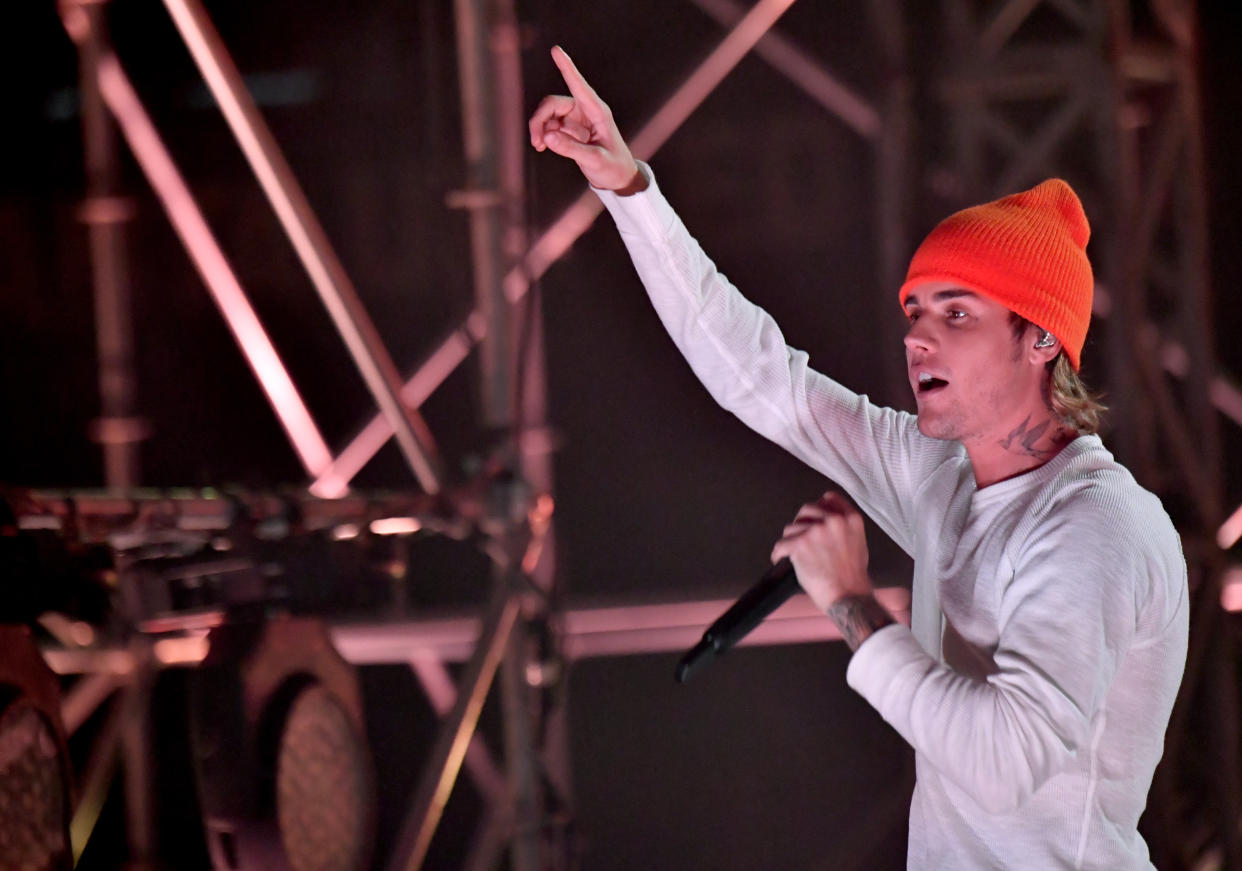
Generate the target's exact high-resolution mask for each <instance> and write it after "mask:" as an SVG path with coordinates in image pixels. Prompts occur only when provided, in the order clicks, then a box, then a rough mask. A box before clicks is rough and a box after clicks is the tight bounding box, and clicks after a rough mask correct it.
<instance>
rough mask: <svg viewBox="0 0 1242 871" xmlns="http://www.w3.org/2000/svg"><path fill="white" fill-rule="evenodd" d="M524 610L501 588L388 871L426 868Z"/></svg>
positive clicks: (501, 586)
mask: <svg viewBox="0 0 1242 871" xmlns="http://www.w3.org/2000/svg"><path fill="white" fill-rule="evenodd" d="M520 610H521V603H520V602H519V599H518V595H517V593H515V592H514V591H512V590H510V589H509V588H508V585H507V584H506V583H505V582H503V581H500V582H498V584H497V590H496V595H495V597H494V598H493V600H492V604H491V607H490V609H489V611H488V615H487V620H486V623H485V625H484V627H483V632H482V633H481V635H480V636H479V641H478V643H477V644H476V645H475V647H474V653H473V654H472V655H471V657H470V664H469V665H468V666H467V667H466V673H465V674H464V675H463V677H462V683H461V685H462V687H463V688H464V689H463V691H461V692H459V693H458V695H457V701H456V702H455V703H454V705H453V710H452V712H451V713H450V714H449V716H448V717H447V718H446V719H445V721H444V723H443V725H442V727H441V729H440V736H439V738H438V739H437V740H436V745H435V748H434V749H433V750H432V754H431V759H429V760H428V762H427V765H426V767H425V768H424V769H423V776H422V779H421V780H420V781H419V783H418V787H417V789H416V790H415V792H414V799H413V803H412V804H411V806H410V810H409V813H408V814H407V815H406V818H405V822H404V823H403V824H402V826H401V834H400V836H399V837H398V839H397V846H396V847H395V848H394V850H393V853H392V856H391V857H390V859H389V862H388V871H415V869H417V868H421V867H422V864H423V861H424V859H426V857H427V850H428V848H429V847H430V846H431V838H432V835H434V834H435V830H436V826H437V825H439V822H440V817H441V816H442V815H443V813H444V807H445V805H446V804H447V803H448V798H449V793H450V792H452V789H453V784H454V782H455V781H456V780H457V773H458V772H459V771H460V770H461V764H462V761H463V759H465V756H466V748H467V747H468V746H469V745H470V740H471V736H472V735H473V734H474V728H475V725H476V724H477V723H478V721H479V714H480V712H481V711H482V710H483V702H484V700H485V699H486V698H487V691H488V689H489V688H490V687H491V684H492V679H493V678H494V677H495V675H496V668H497V666H499V665H500V660H501V659H502V658H503V656H504V652H505V648H506V646H507V645H508V642H509V635H510V633H511V632H512V631H513V627H514V624H515V623H516V622H517V618H518V612H519V611H520ZM407 661H408V660H407Z"/></svg>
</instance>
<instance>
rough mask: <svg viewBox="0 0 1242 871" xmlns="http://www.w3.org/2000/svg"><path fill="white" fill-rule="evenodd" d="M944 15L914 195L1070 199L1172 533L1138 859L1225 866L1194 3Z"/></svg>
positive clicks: (1218, 511) (1025, 0) (990, 6)
mask: <svg viewBox="0 0 1242 871" xmlns="http://www.w3.org/2000/svg"><path fill="white" fill-rule="evenodd" d="M941 10H942V19H943V22H944V24H945V28H946V31H947V32H946V34H945V40H946V41H945V46H946V51H944V52H943V56H944V57H947V58H951V59H953V60H952V62H951V64H950V65H949V66H948V67H947V68H945V69H942V70H939V71H938V72H939V77H938V79H937V84H936V86H935V88H936V97H937V101H938V102H937V106H938V114H939V118H940V119H941V120H942V121H943V122H944V123H945V125H946V127H947V138H948V139H949V140H950V141H951V142H952V149H951V151H950V153H948V154H944V155H940V161H941V162H940V164H939V165H936V166H933V167H932V168H930V169H929V170H928V171H927V172H925V173H924V177H925V179H926V181H927V188H928V189H929V190H931V191H933V192H934V193H935V194H938V195H939V196H940V197H942V198H943V199H944V200H946V201H947V202H948V204H950V205H955V206H961V205H966V204H968V203H972V202H979V201H981V200H984V199H990V198H993V197H996V196H1000V195H1003V194H1005V193H1009V192H1012V191H1014V190H1017V189H1020V188H1022V187H1028V186H1030V185H1032V184H1034V183H1036V182H1038V181H1040V180H1041V179H1043V178H1045V177H1047V176H1050V175H1060V176H1063V177H1065V178H1067V179H1069V180H1071V181H1072V183H1073V184H1074V186H1075V187H1076V188H1077V189H1078V190H1079V192H1080V193H1081V194H1082V196H1083V199H1084V201H1085V202H1086V203H1087V206H1088V212H1089V213H1090V214H1091V215H1092V217H1093V224H1094V227H1095V229H1094V242H1093V246H1092V251H1093V259H1094V260H1095V261H1096V262H1097V264H1099V265H1100V266H1102V268H1101V269H1099V270H1098V271H1099V280H1098V284H1097V294H1096V306H1095V312H1094V314H1095V317H1096V319H1097V323H1098V324H1099V326H1098V327H1097V335H1101V334H1102V335H1103V337H1104V340H1103V342H1102V343H1101V344H1099V345H1097V346H1096V349H1097V350H1096V354H1095V355H1092V354H1091V352H1090V351H1089V358H1088V368H1089V369H1091V371H1092V372H1098V371H1100V370H1099V369H1096V368H1095V367H1097V366H1100V364H1102V372H1103V376H1104V377H1103V386H1104V388H1105V394H1106V396H1108V397H1109V398H1110V399H1111V401H1110V405H1111V406H1112V408H1111V410H1110V415H1111V417H1112V430H1111V434H1110V437H1109V441H1110V446H1112V447H1113V449H1114V450H1115V451H1116V453H1118V455H1119V456H1120V458H1121V459H1122V461H1123V462H1125V463H1126V465H1127V466H1128V467H1129V468H1131V469H1132V470H1133V471H1134V472H1135V475H1136V476H1137V477H1138V478H1139V480H1140V481H1142V482H1143V483H1144V484H1145V485H1146V486H1147V487H1149V488H1150V489H1152V490H1154V491H1155V492H1156V493H1158V494H1159V495H1160V496H1161V498H1162V499H1163V500H1164V502H1165V505H1166V506H1167V507H1168V508H1169V510H1170V513H1171V514H1173V516H1174V518H1175V520H1176V521H1177V523H1178V526H1179V529H1180V531H1181V533H1182V538H1183V543H1184V549H1185V552H1186V557H1187V562H1188V564H1189V568H1190V580H1191V588H1192V595H1193V607H1192V629H1191V636H1190V638H1191V648H1190V653H1189V660H1188V663H1187V669H1186V676H1185V680H1184V683H1183V687H1182V692H1181V695H1180V697H1179V699H1178V703H1177V706H1176V707H1175V709H1174V713H1173V717H1172V721H1171V723H1170V726H1169V732H1168V736H1167V740H1166V747H1167V750H1166V754H1165V758H1164V761H1163V763H1162V765H1161V767H1160V769H1159V770H1158V772H1157V776H1156V780H1155V783H1154V784H1153V788H1152V793H1151V799H1150V803H1149V808H1148V818H1147V829H1148V839H1149V841H1150V843H1151V847H1152V851H1153V859H1154V861H1155V864H1156V865H1157V866H1158V867H1160V868H1173V869H1176V868H1189V867H1192V866H1193V867H1200V866H1199V865H1195V864H1194V863H1195V862H1197V861H1205V860H1206V861H1208V862H1209V863H1211V862H1212V861H1216V862H1219V861H1221V860H1223V861H1224V862H1225V866H1226V867H1231V868H1232V867H1242V844H1240V840H1239V819H1240V813H1242V805H1240V801H1239V782H1238V776H1239V771H1238V749H1237V742H1238V738H1239V732H1238V699H1237V692H1238V691H1237V686H1236V681H1237V678H1236V676H1235V666H1234V654H1233V650H1232V644H1231V632H1230V631H1229V630H1230V627H1229V626H1228V625H1227V623H1226V622H1225V621H1226V620H1227V615H1226V614H1225V612H1224V611H1223V610H1222V607H1221V586H1220V579H1221V574H1222V568H1223V565H1222V562H1223V560H1222V553H1221V550H1220V549H1219V548H1218V547H1216V546H1215V544H1214V539H1215V538H1216V536H1217V533H1218V531H1220V538H1221V546H1222V547H1223V546H1227V544H1226V543H1225V539H1226V538H1227V537H1228V536H1227V530H1220V523H1221V520H1222V514H1223V510H1222V509H1223V494H1222V492H1221V482H1222V481H1223V475H1222V467H1221V457H1220V438H1219V421H1218V417H1217V411H1218V410H1219V411H1222V412H1224V413H1226V414H1227V415H1228V416H1230V417H1231V418H1232V419H1233V420H1234V421H1235V422H1238V418H1237V416H1236V415H1235V414H1233V413H1232V412H1233V411H1234V409H1235V408H1236V405H1237V402H1236V390H1235V389H1233V388H1232V387H1231V385H1230V383H1229V381H1228V379H1226V378H1224V377H1223V376H1222V375H1221V374H1219V373H1218V372H1217V370H1216V363H1215V356H1214V352H1213V341H1212V330H1211V325H1210V309H1211V288H1210V282H1209V272H1208V262H1207V206H1206V199H1205V185H1204V168H1203V148H1202V142H1201V138H1202V125H1201V119H1200V115H1199V98H1198V83H1197V79H1196V75H1197V67H1196V53H1197V44H1196V43H1197V23H1196V20H1195V7H1194V3H1193V2H1192V0H1185V2H1151V3H1145V2H1128V0H1043V2H1040V0H1005V2H973V0H944V2H943V3H942V4H941ZM938 211H941V212H943V211H944V209H943V208H940V209H938ZM1100 352H1102V357H1101V355H1100ZM1174 379H1176V380H1174ZM1228 543H1229V544H1231V543H1232V541H1229V542H1228ZM1192 705H1193V706H1196V707H1198V708H1199V712H1200V714H1201V715H1202V716H1206V717H1207V718H1208V719H1210V721H1211V722H1210V724H1209V725H1208V729H1209V730H1210V733H1211V735H1212V740H1211V741H1210V742H1209V743H1208V744H1207V745H1206V746H1204V745H1203V744H1202V743H1199V744H1196V743H1195V742H1194V741H1192V739H1191V738H1190V736H1189V725H1188V718H1189V717H1190V713H1191V707H1192ZM1204 768H1206V769H1210V770H1211V771H1212V775H1211V777H1210V778H1208V783H1207V793H1208V795H1207V796H1206V797H1196V796H1195V795H1193V793H1192V792H1191V791H1187V790H1186V789H1184V787H1185V786H1186V784H1184V783H1182V782H1181V781H1182V771H1183V770H1185V769H1204Z"/></svg>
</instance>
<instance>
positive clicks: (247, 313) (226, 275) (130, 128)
mask: <svg viewBox="0 0 1242 871" xmlns="http://www.w3.org/2000/svg"><path fill="white" fill-rule="evenodd" d="M99 87H100V91H101V92H102V93H103V96H104V100H105V101H106V102H107V104H108V108H109V109H110V110H111V111H112V114H113V116H114V117H115V118H116V120H117V123H118V124H119V125H120V128H121V132H122V133H123V134H124V136H125V140H126V142H127V143H128V144H129V147H130V151H132V152H133V154H134V157H135V159H136V160H137V161H138V165H139V166H140V167H141V168H142V171H143V174H145V175H146V177H147V181H148V182H149V183H150V185H151V188H152V189H153V190H154V191H155V195H156V197H158V198H159V201H160V204H161V205H162V206H163V207H164V213H165V214H166V215H167V216H168V221H169V223H171V224H172V227H173V230H175V231H176V233H177V236H178V237H179V238H180V239H181V244H182V245H184V246H185V250H186V253H187V254H188V255H189V257H190V261H191V262H192V263H193V264H194V268H195V269H196V270H197V271H198V274H199V277H201V278H202V279H203V283H204V284H205V285H206V287H207V290H208V292H209V293H210V294H211V298H212V299H213V300H214V301H215V303H216V306H217V307H218V308H219V309H220V314H221V315H223V316H224V320H225V323H227V324H228V327H229V330H230V332H232V333H233V338H234V339H236V340H237V344H238V346H239V347H240V348H241V350H242V354H243V355H244V356H245V358H246V362H247V363H248V364H249V365H250V369H251V371H252V372H254V375H255V378H256V379H258V382H259V386H260V387H262V388H263V392H264V394H265V395H266V396H267V401H268V403H269V404H270V405H271V406H272V410H273V411H275V412H276V417H277V419H278V420H279V421H280V424H281V426H282V427H283V428H284V431H285V435H287V436H288V438H289V442H290V444H292V445H293V449H294V452H295V453H297V455H298V459H299V460H300V461H301V462H302V467H303V468H304V469H306V473H307V474H308V475H312V476H316V475H318V476H322V475H326V474H327V471H328V467H329V465H330V464H331V462H332V453H331V452H330V451H329V450H328V446H327V444H326V443H325V442H324V440H323V436H321V435H320V434H319V428H318V427H317V426H315V421H314V419H312V418H311V415H310V411H309V410H308V409H307V407H306V403H304V402H303V401H302V397H301V394H299V393H298V389H297V387H296V386H294V384H293V379H291V378H290V377H289V372H288V370H287V369H286V368H285V365H284V363H283V362H282V361H281V359H280V355H279V354H277V352H276V348H275V347H274V346H273V345H272V342H271V339H269V338H268V336H267V332H266V331H265V330H264V329H263V324H262V323H261V322H260V321H259V316H258V315H257V314H256V313H255V311H254V308H253V307H252V306H251V305H250V300H248V299H247V298H246V293H245V291H243V290H242V287H241V284H240V283H239V282H238V280H237V276H236V275H235V274H234V272H233V269H232V267H231V266H230V265H229V262H228V259H227V258H226V257H225V256H224V252H223V251H222V250H220V246H219V244H218V243H217V242H216V239H215V236H213V235H212V232H211V228H210V227H208V226H207V221H206V219H205V218H204V217H203V213H202V212H201V211H199V208H198V204H197V203H196V202H195V201H194V197H193V195H192V194H191V193H190V189H189V188H188V187H187V186H186V184H185V181H184V180H183V179H182V178H181V174H180V173H179V172H178V171H177V167H176V164H174V163H173V160H172V157H171V156H170V155H169V153H168V150H167V149H166V148H165V147H164V143H163V142H162V141H161V140H160V135H159V133H158V132H157V131H156V129H155V125H154V124H152V123H151V119H150V117H149V116H148V115H147V113H146V110H145V109H143V107H142V102H141V101H140V100H139V99H138V95H137V94H136V93H135V92H134V88H133V85H131V84H130V82H129V78H128V77H127V76H126V75H125V71H124V70H123V69H122V68H121V64H120V62H119V61H118V60H117V59H116V57H115V56H114V55H108V56H107V57H105V58H104V59H103V60H102V61H101V62H100V64H99Z"/></svg>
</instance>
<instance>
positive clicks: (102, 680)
mask: <svg viewBox="0 0 1242 871" xmlns="http://www.w3.org/2000/svg"><path fill="white" fill-rule="evenodd" d="M119 686H121V681H120V680H119V679H118V676H117V675H115V674H110V673H108V672H100V673H96V674H87V675H84V676H83V677H81V678H80V679H79V680H78V682H77V683H75V684H74V685H73V686H72V687H70V688H69V689H68V690H67V691H66V692H65V694H64V698H63V699H62V700H61V703H60V719H61V722H63V723H64V725H65V732H66V733H67V734H69V735H72V734H73V733H74V732H76V731H78V729H79V728H80V727H81V726H82V724H83V723H85V722H86V721H87V720H88V719H89V718H90V716H91V714H93V713H95V711H96V709H98V708H99V706H100V705H102V704H103V703H104V702H105V701H107V700H108V697H109V696H111V695H112V693H113V692H114V691H116V689H117V688H118V687H119Z"/></svg>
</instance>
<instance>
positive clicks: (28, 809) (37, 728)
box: [0, 625, 73, 871]
mask: <svg viewBox="0 0 1242 871" xmlns="http://www.w3.org/2000/svg"><path fill="white" fill-rule="evenodd" d="M0 652H2V655H0V867H4V868H20V869H23V871H69V869H71V868H72V867H73V856H72V851H71V850H70V848H69V815H70V793H71V785H72V780H71V768H70V763H69V757H68V752H67V750H66V745H65V736H64V730H63V728H62V726H61V721H60V688H59V685H58V683H57V680H56V677H55V675H53V674H52V672H51V671H50V670H49V669H48V667H47V665H46V664H45V663H44V662H43V658H42V657H41V656H40V655H39V651H38V648H37V647H36V646H35V643H34V640H33V638H32V637H31V634H30V630H29V628H27V627H26V626H15V625H0Z"/></svg>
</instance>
